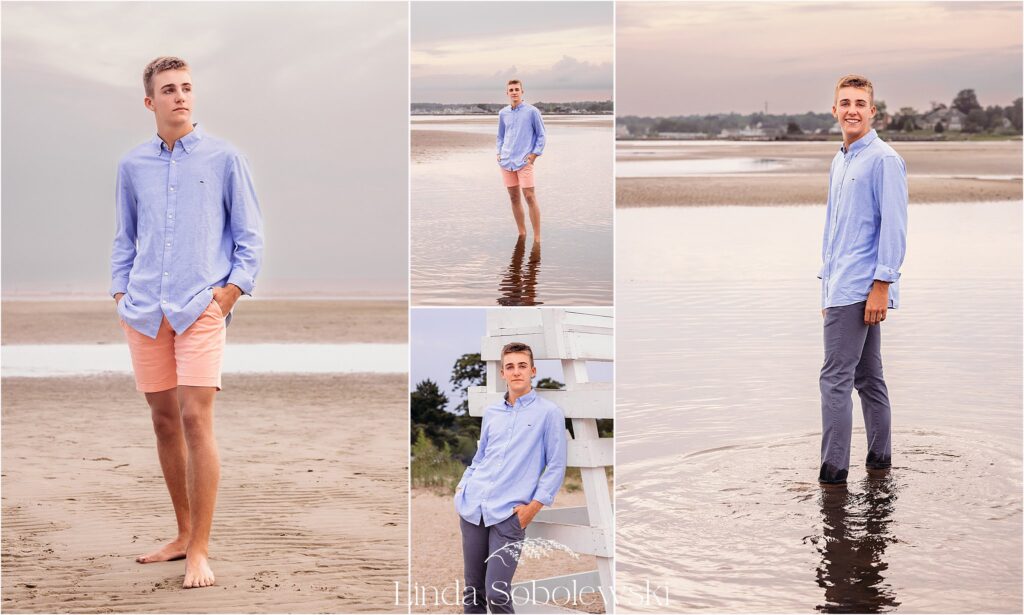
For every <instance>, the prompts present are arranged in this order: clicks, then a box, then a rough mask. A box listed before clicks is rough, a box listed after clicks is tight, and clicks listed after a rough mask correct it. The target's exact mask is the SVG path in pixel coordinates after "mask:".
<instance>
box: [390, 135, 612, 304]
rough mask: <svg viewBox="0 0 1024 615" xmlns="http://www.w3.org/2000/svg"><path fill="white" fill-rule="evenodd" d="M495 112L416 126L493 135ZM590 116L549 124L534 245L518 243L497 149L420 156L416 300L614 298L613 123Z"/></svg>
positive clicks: (415, 196) (415, 174)
mask: <svg viewBox="0 0 1024 615" xmlns="http://www.w3.org/2000/svg"><path fill="white" fill-rule="evenodd" d="M416 119H417V122H419V118H416ZM491 119H492V120H493V121H491V122H487V121H483V120H481V119H480V118H464V119H462V120H459V119H457V118H456V119H452V118H442V119H437V120H434V121H432V122H428V123H427V125H424V124H422V123H419V124H414V128H413V129H414V130H415V129H417V128H418V127H424V128H429V129H434V130H438V129H440V130H450V131H453V132H474V133H480V134H487V135H491V134H494V132H495V130H496V128H495V126H496V124H495V122H497V119H496V118H491ZM585 119H586V118H572V119H568V120H565V121H563V119H562V118H560V119H559V120H558V121H548V122H547V123H546V126H547V131H548V144H547V147H546V149H545V153H544V155H543V156H542V157H541V158H540V159H539V160H538V161H537V166H536V170H535V173H536V178H537V188H536V191H537V199H538V202H539V204H540V210H541V228H542V237H543V241H542V244H541V245H540V246H536V247H535V246H534V245H533V242H532V231H531V232H530V236H528V239H527V241H526V243H525V245H520V243H519V241H518V238H517V230H516V225H515V222H514V220H513V217H512V210H511V206H510V204H509V196H508V192H507V190H506V189H505V187H504V184H503V183H502V179H501V174H500V172H499V167H498V166H497V164H496V162H495V160H494V148H493V147H492V146H480V147H459V148H443V147H438V148H436V150H434V152H433V153H432V154H431V155H430V156H429V157H428V158H427V159H426V160H421V161H416V160H414V161H413V163H412V168H411V175H410V177H411V182H412V184H411V186H412V212H411V223H410V228H411V244H410V245H411V256H410V284H411V289H412V302H413V304H414V305H541V304H544V305H610V304H611V302H612V270H613V263H612V218H613V210H612V199H613V195H612V155H613V153H612V145H613V143H612V131H613V126H612V123H611V122H610V121H609V122H608V124H607V126H593V125H591V124H592V123H593V122H592V121H590V122H587V121H585ZM591 120H593V118H591ZM523 207H524V211H525V209H526V204H525V201H524V203H523ZM527 226H528V227H529V217H528V215H527Z"/></svg>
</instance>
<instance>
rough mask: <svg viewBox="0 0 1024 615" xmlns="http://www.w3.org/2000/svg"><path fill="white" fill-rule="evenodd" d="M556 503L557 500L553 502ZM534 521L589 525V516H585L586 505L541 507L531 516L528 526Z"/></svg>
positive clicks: (528, 527)
mask: <svg viewBox="0 0 1024 615" xmlns="http://www.w3.org/2000/svg"><path fill="white" fill-rule="evenodd" d="M555 503H556V504H557V503H558V502H557V501H556V502H555ZM534 523H561V524H564V525H590V517H588V516H587V507H586V506H566V507H564V508H542V509H540V512H538V513H537V516H536V517H534V518H533V521H532V522H531V524H530V526H527V528H526V529H527V530H529V529H530V527H531V526H532V525H533V524H534Z"/></svg>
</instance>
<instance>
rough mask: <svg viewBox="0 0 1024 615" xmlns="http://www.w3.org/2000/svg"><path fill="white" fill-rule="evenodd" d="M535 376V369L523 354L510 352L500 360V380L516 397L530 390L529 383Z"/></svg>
mask: <svg viewBox="0 0 1024 615" xmlns="http://www.w3.org/2000/svg"><path fill="white" fill-rule="evenodd" d="M536 375H537V368H536V367H534V366H533V364H532V363H531V361H530V355H528V354H526V353H525V352H510V353H508V354H506V355H505V356H503V357H502V358H501V379H502V380H504V381H505V384H506V385H508V390H509V391H512V392H513V393H515V394H516V396H519V395H522V394H524V393H527V392H528V391H529V390H530V381H531V380H532V379H533V377H534V376H536Z"/></svg>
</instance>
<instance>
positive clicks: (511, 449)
mask: <svg viewBox="0 0 1024 615" xmlns="http://www.w3.org/2000/svg"><path fill="white" fill-rule="evenodd" d="M536 375H537V368H536V367H534V365H533V351H532V350H531V349H530V347H529V346H527V345H526V344H520V343H515V342H513V343H511V344H507V345H506V346H505V347H504V348H502V350H501V379H502V380H504V381H505V384H506V385H507V386H508V392H507V393H506V394H505V401H504V402H502V403H500V404H495V405H493V406H490V407H489V408H487V409H486V410H485V411H484V417H483V424H482V426H481V427H480V442H479V445H478V447H477V450H476V455H474V456H473V463H472V464H471V465H470V466H469V467H468V468H466V472H465V474H463V476H462V480H461V481H460V482H459V486H458V487H457V488H456V490H455V510H456V511H458V513H459V516H460V517H461V519H460V525H461V527H462V558H463V565H464V570H465V577H466V588H465V593H464V595H463V601H462V604H463V611H464V612H466V613H486V612H487V607H488V605H490V608H491V612H492V613H513V612H515V611H514V610H513V608H512V606H513V605H512V597H511V586H512V575H513V574H515V571H516V564H517V563H518V562H517V560H516V556H515V553H514V552H510V550H508V549H506V550H504V551H502V552H501V553H498V554H497V555H495V556H494V557H490V556H491V555H492V554H494V553H495V552H497V551H501V550H502V549H503V548H504V547H505V546H506V545H509V544H511V543H514V542H519V541H521V540H523V539H524V538H525V537H526V526H527V525H529V523H530V521H532V520H533V517H534V516H535V515H536V514H537V512H538V511H540V509H541V507H542V506H551V504H552V502H554V501H555V494H556V493H558V489H559V487H561V485H562V479H563V478H565V450H566V440H565V417H564V416H563V414H562V411H561V409H559V408H558V406H556V405H554V404H553V403H551V402H549V401H547V400H545V399H543V398H541V397H538V396H537V392H536V391H534V390H533V387H532V386H531V384H530V382H531V380H532V379H533V377H534V376H536Z"/></svg>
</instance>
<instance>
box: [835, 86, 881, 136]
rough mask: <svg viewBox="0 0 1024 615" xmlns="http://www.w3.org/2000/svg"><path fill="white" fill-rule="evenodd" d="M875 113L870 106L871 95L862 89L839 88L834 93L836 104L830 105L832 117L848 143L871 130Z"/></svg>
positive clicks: (875, 110) (872, 106)
mask: <svg viewBox="0 0 1024 615" xmlns="http://www.w3.org/2000/svg"><path fill="white" fill-rule="evenodd" d="M877 111H878V110H877V109H875V105H874V104H872V101H871V94H870V93H869V92H868V91H867V90H865V89H862V88H854V87H845V88H840V89H839V92H837V93H836V102H835V104H834V105H832V116H833V117H835V118H836V119H837V120H838V121H839V127H840V128H842V130H843V137H844V138H845V139H846V140H847V141H848V142H850V143H852V142H854V141H856V140H857V139H859V138H861V137H863V136H864V135H866V134H867V133H868V131H870V130H871V120H872V119H873V118H874V117H875V113H876V112H877Z"/></svg>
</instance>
